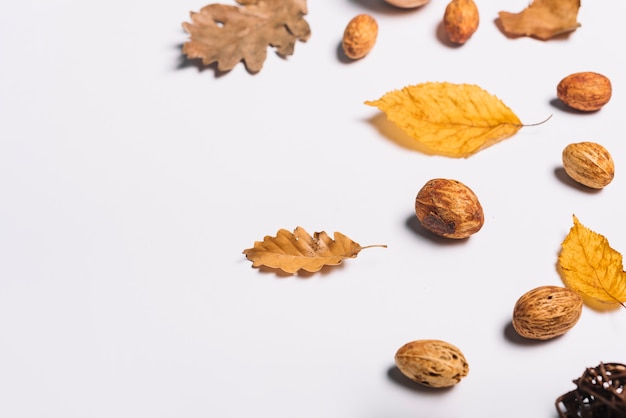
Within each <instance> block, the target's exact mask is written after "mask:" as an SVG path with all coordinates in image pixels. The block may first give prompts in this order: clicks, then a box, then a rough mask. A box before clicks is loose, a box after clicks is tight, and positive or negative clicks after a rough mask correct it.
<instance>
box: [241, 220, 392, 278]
mask: <svg viewBox="0 0 626 418" xmlns="http://www.w3.org/2000/svg"><path fill="white" fill-rule="evenodd" d="M370 247H387V246H386V245H370V246H368V247H361V246H360V245H359V244H357V243H356V242H354V241H352V240H351V239H350V238H348V237H347V236H345V235H343V234H342V233H340V232H335V234H334V239H332V238H331V237H330V236H329V235H328V234H327V233H326V232H315V233H314V234H313V236H311V235H309V233H307V232H306V231H305V230H304V229H303V228H302V227H297V228H296V229H295V230H294V232H293V233H291V232H289V231H287V230H286V229H280V230H279V231H278V233H277V234H276V236H275V237H270V236H266V237H265V238H264V239H263V241H257V242H255V243H254V247H253V248H248V249H246V250H244V251H243V253H244V254H245V255H246V257H247V258H248V260H251V261H252V266H253V267H259V266H266V267H271V268H276V269H281V270H283V271H285V272H287V273H296V272H297V271H298V270H300V269H302V270H305V271H308V272H316V271H319V270H320V269H321V268H322V267H324V266H326V265H337V264H340V263H341V262H342V261H343V260H344V259H346V258H355V257H356V256H357V255H358V253H359V252H360V251H361V250H362V249H364V248H370Z"/></svg>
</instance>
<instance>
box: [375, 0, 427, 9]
mask: <svg viewBox="0 0 626 418" xmlns="http://www.w3.org/2000/svg"><path fill="white" fill-rule="evenodd" d="M385 1H386V2H387V3H389V4H391V5H392V6H395V7H400V8H403V9H411V8H413V7H420V6H423V5H425V4H427V3H429V2H430V0H385Z"/></svg>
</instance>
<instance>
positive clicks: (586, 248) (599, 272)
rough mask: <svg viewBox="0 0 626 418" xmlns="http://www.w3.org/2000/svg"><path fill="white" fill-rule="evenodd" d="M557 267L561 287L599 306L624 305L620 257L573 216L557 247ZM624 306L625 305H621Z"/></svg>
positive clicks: (625, 274)
mask: <svg viewBox="0 0 626 418" xmlns="http://www.w3.org/2000/svg"><path fill="white" fill-rule="evenodd" d="M558 267H559V270H560V272H561V274H562V276H563V282H564V283H565V285H566V286H567V287H568V288H570V289H572V290H574V291H576V292H578V293H579V294H581V295H582V296H583V297H587V298H590V299H591V300H592V301H595V302H600V303H603V304H611V305H615V304H621V305H622V306H624V302H626V272H624V267H623V264H622V255H621V254H620V253H619V252H617V251H615V250H614V249H613V248H611V247H610V246H609V242H608V240H607V239H606V238H605V237H604V236H602V235H600V234H598V233H596V232H593V231H591V230H590V229H589V228H587V227H585V226H584V225H582V224H581V223H580V221H579V220H578V218H576V216H574V226H573V227H572V228H571V229H570V231H569V234H568V235H567V237H566V238H565V240H564V241H563V243H562V244H561V252H560V254H559V258H558ZM625 307H626V306H625Z"/></svg>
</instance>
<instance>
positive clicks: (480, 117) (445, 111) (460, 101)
mask: <svg viewBox="0 0 626 418" xmlns="http://www.w3.org/2000/svg"><path fill="white" fill-rule="evenodd" d="M365 104H366V105H369V106H376V107H378V108H379V109H380V110H382V111H383V112H385V113H386V115H387V118H388V119H389V120H390V121H391V122H393V123H394V124H395V125H397V126H398V127H399V128H401V129H402V130H403V131H404V132H405V133H407V134H408V135H409V136H410V137H411V138H413V139H415V141H417V143H416V146H419V145H421V146H422V147H424V148H426V149H427V150H428V151H429V152H432V153H433V154H439V155H444V156H448V157H455V158H461V157H469V156H471V155H473V154H475V153H476V152H478V151H480V150H482V149H485V148H487V147H489V146H491V145H493V144H495V143H497V142H500V141H502V140H504V139H506V138H508V137H510V136H512V135H514V134H515V133H517V131H519V130H520V129H521V128H522V126H523V125H522V123H521V121H520V120H519V118H518V117H517V115H516V114H515V113H513V111H512V110H511V109H509V107H508V106H506V105H505V104H504V103H503V102H502V101H501V100H500V99H498V98H497V97H495V96H493V95H492V94H490V93H488V92H487V91H485V90H483V89H482V88H480V87H479V86H476V85H471V84H453V83H447V82H428V83H422V84H416V85H411V86H407V87H404V88H402V89H401V90H394V91H391V92H389V93H387V94H385V95H383V96H382V97H381V98H380V99H378V100H372V101H366V102H365Z"/></svg>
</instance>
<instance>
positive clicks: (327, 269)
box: [257, 262, 345, 279]
mask: <svg viewBox="0 0 626 418" xmlns="http://www.w3.org/2000/svg"><path fill="white" fill-rule="evenodd" d="M344 268H345V264H344V263H343V262H342V263H340V264H337V265H334V266H330V265H326V266H324V267H322V268H321V269H320V270H319V271H314V272H310V271H305V270H298V271H297V272H296V273H287V272H286V271H284V270H281V269H279V268H273V267H267V266H259V267H257V269H258V272H259V274H263V275H272V276H275V277H276V278H278V279H288V278H297V279H310V278H312V277H314V276H322V277H327V276H328V275H330V274H331V273H336V272H337V270H342V269H344Z"/></svg>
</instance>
